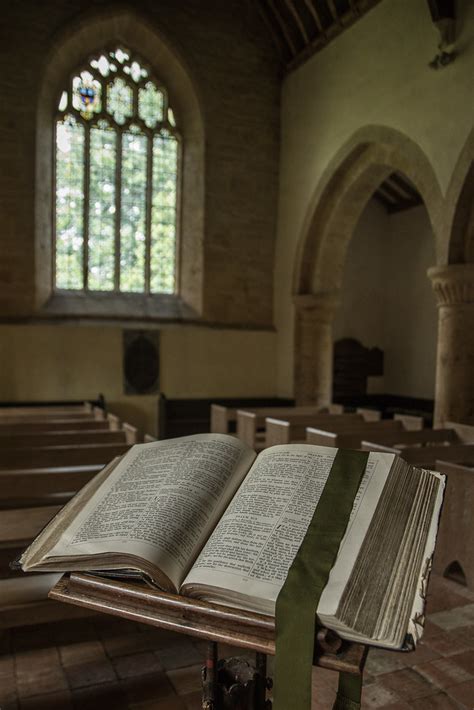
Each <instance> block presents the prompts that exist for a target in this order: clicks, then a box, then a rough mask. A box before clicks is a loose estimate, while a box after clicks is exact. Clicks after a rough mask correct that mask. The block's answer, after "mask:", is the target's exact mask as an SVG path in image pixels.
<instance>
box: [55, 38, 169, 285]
mask: <svg viewBox="0 0 474 710" xmlns="http://www.w3.org/2000/svg"><path fill="white" fill-rule="evenodd" d="M55 145H56V163H55V165H56V171H55V200H56V204H55V230H54V231H55V269H54V272H55V286H56V288H57V289H67V290H81V291H82V290H83V291H115V292H117V291H120V292H137V293H174V292H175V290H176V218H177V192H178V189H177V188H178V171H179V162H180V140H179V134H178V131H177V128H176V121H175V117H174V114H173V111H172V108H171V107H170V105H169V102H168V96H167V92H166V90H165V88H164V87H163V86H161V85H160V83H159V82H158V81H157V80H156V79H155V78H154V77H153V76H152V75H151V73H150V71H149V69H148V68H146V67H145V65H144V64H143V63H142V62H141V60H138V58H136V57H133V56H132V54H131V53H130V52H129V51H128V50H127V49H125V48H123V47H119V48H115V49H113V50H112V51H106V52H105V51H104V52H103V53H101V54H98V55H96V56H94V57H93V58H92V59H91V60H90V61H89V62H88V64H87V66H84V67H83V68H82V69H81V70H80V71H78V72H77V73H75V74H74V75H73V76H72V78H71V80H70V83H69V86H68V88H67V89H65V90H64V91H63V92H62V95H61V97H60V100H59V105H58V115H57V119H56V142H55Z"/></svg>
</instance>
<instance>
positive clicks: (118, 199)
mask: <svg viewBox="0 0 474 710" xmlns="http://www.w3.org/2000/svg"><path fill="white" fill-rule="evenodd" d="M116 156H117V157H116V160H115V274H114V277H115V278H114V282H115V283H114V288H115V291H120V222H121V210H122V133H121V131H117V140H116Z"/></svg>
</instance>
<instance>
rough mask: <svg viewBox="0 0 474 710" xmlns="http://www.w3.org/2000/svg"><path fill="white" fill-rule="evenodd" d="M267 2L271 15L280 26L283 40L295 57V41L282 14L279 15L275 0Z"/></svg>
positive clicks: (296, 52) (296, 51)
mask: <svg viewBox="0 0 474 710" xmlns="http://www.w3.org/2000/svg"><path fill="white" fill-rule="evenodd" d="M267 3H268V6H269V7H270V9H271V11H272V13H273V16H274V17H275V19H276V21H277V23H278V25H279V26H280V29H281V32H282V34H283V37H284V38H285V41H286V43H287V45H288V48H289V50H290V52H291V54H292V56H293V57H295V56H296V55H297V54H298V50H297V49H296V46H295V43H294V42H293V40H292V39H291V35H290V33H289V32H288V28H287V26H286V24H285V22H284V20H283V18H282V16H281V15H280V13H279V11H278V8H277V7H276V5H275V1H274V0H267Z"/></svg>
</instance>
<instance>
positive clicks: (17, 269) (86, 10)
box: [0, 0, 279, 327]
mask: <svg viewBox="0 0 474 710" xmlns="http://www.w3.org/2000/svg"><path fill="white" fill-rule="evenodd" d="M117 8H118V9H117ZM124 11H126V12H128V11H130V12H132V13H134V14H137V15H138V16H140V17H141V18H142V20H143V21H144V22H145V24H146V25H147V26H148V27H149V28H151V29H152V30H153V28H154V27H155V28H156V30H157V32H159V33H160V36H161V37H164V38H165V39H166V42H167V43H168V44H169V46H170V47H171V49H172V51H174V52H175V53H176V54H177V56H178V57H179V59H180V61H181V63H182V64H183V65H184V66H185V67H186V68H187V70H188V71H189V74H190V76H191V77H192V81H193V84H194V86H195V87H196V91H197V94H198V97H199V100H200V108H201V112H202V116H203V123H204V133H205V146H204V150H205V157H204V185H203V188H204V191H203V194H204V197H203V199H204V205H203V207H204V215H203V220H204V233H203V238H202V241H203V243H202V244H199V245H198V247H199V249H198V254H197V256H196V260H195V264H197V265H198V268H200V269H202V270H203V278H202V293H201V294H199V296H200V299H201V301H202V313H203V316H204V318H205V319H209V320H213V321H218V322H221V323H224V324H233V323H239V324H242V323H243V324H250V325H253V326H263V327H268V326H270V325H271V324H272V270H271V268H269V264H272V262H273V255H274V239H275V219H276V197H277V181H278V145H279V144H278V141H279V77H278V71H279V70H278V61H277V57H276V56H275V52H274V49H273V47H272V43H271V38H270V37H269V36H268V34H267V32H266V30H265V26H264V25H262V22H261V20H260V19H259V16H258V13H257V12H256V10H254V9H252V6H251V4H250V3H249V4H248V5H247V4H243V3H242V2H239V0H228V1H227V2H225V3H222V2H218V0H205V1H204V2H203V1H202V0H187V2H174V1H173V0H162V2H160V3H159V5H157V4H156V3H153V2H151V0H135V2H133V3H126V4H119V5H117V4H116V3H110V2H107V1H104V2H102V1H101V0H96V1H94V2H93V1H91V2H86V3H84V2H81V1H80V0H71V1H70V2H67V3H65V2H60V1H59V0H45V1H44V2H41V3H38V2H35V1H34V0H21V1H20V2H15V3H7V4H6V5H5V7H2V24H3V26H4V27H5V28H7V29H8V31H7V32H5V33H4V36H3V40H2V47H1V55H0V69H1V71H0V92H1V95H2V102H1V107H0V156H1V158H0V160H1V170H0V197H1V207H0V216H1V222H2V238H1V245H2V247H1V251H2V258H1V266H0V269H1V271H0V277H1V278H0V316H9V317H16V316H19V315H23V316H26V315H31V314H32V311H33V304H34V302H35V280H34V274H35V214H34V210H35V189H36V190H41V189H42V184H41V183H42V171H39V174H38V184H37V185H35V149H36V138H35V130H36V119H37V115H38V111H41V110H42V109H44V107H41V106H38V105H37V102H38V99H39V92H40V87H41V84H42V78H43V72H44V70H45V63H46V61H47V58H48V55H49V53H50V49H51V47H52V46H60V45H61V42H62V41H63V37H67V36H68V35H70V33H71V32H73V31H74V29H75V28H76V27H78V26H80V25H81V24H83V23H84V22H85V18H86V20H87V21H88V22H93V21H94V16H95V14H97V16H98V17H101V18H103V17H104V16H107V15H108V14H109V15H110V16H111V17H112V18H113V14H114V12H122V13H123V12H124ZM115 39H117V38H116V37H113V36H107V37H104V38H103V40H104V43H107V44H109V43H110V42H113V41H114V40H115ZM125 39H127V38H125ZM130 43H131V44H133V37H131V38H130ZM138 44H139V42H138ZM137 49H138V50H139V49H140V47H138V48H137ZM59 56H60V55H59ZM144 58H145V59H149V61H150V62H153V60H154V57H149V58H147V57H144ZM70 69H73V67H64V71H65V75H66V76H67V72H68V71H69V70H70ZM53 110H54V107H53V106H51V112H53ZM191 148H192V147H191ZM188 149H189V147H188ZM185 150H186V146H185ZM39 158H40V160H42V159H44V156H41V155H40V156H39ZM46 159H49V156H46ZM201 177H202V176H200V175H199V176H196V180H199V179H200V178H201ZM47 179H48V174H47V172H46V171H45V175H44V178H43V181H44V180H47ZM48 184H49V183H48ZM189 189H190V190H192V189H193V188H192V185H191V186H190V187H189ZM46 194H47V193H46ZM40 209H41V204H40ZM38 226H39V229H40V235H39V238H40V239H41V238H42V239H45V240H48V239H49V234H48V233H47V232H48V228H47V224H46V223H45V224H43V223H39V225H38V222H37V227H38ZM43 227H44V229H43ZM42 229H43V232H45V233H41V230H42ZM184 237H186V235H184ZM37 242H38V235H37ZM37 258H38V259H39V260H40V261H41V253H39V255H38V254H37Z"/></svg>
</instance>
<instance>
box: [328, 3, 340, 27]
mask: <svg viewBox="0 0 474 710" xmlns="http://www.w3.org/2000/svg"><path fill="white" fill-rule="evenodd" d="M326 4H327V5H328V7H329V11H330V13H331V16H332V19H333V20H334V23H335V24H336V25H340V24H341V18H340V16H339V13H338V11H337V7H336V5H335V3H334V0H326Z"/></svg>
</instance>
